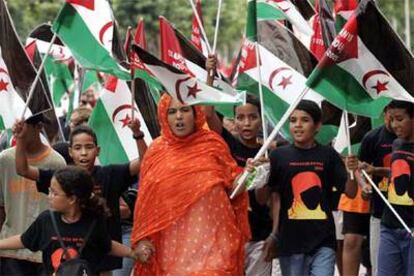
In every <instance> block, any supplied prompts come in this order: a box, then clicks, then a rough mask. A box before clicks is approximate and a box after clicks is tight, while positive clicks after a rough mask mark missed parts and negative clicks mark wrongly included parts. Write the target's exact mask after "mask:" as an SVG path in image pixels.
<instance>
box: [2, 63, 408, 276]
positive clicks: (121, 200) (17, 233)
mask: <svg viewBox="0 0 414 276" xmlns="http://www.w3.org/2000/svg"><path fill="white" fill-rule="evenodd" d="M215 63H216V62H215V59H214V58H209V59H208V62H207V68H208V69H214V68H215ZM207 83H208V84H210V85H211V84H212V79H211V77H209V78H208V80H207ZM261 112H262V111H261V106H260V103H259V101H258V100H257V99H256V98H255V97H253V96H248V97H247V100H246V103H245V104H243V105H240V106H235V107H234V119H233V120H231V119H228V118H224V119H223V118H220V116H219V115H218V114H217V113H216V112H215V110H214V108H213V107H211V106H188V105H185V104H182V103H181V102H180V101H178V100H177V99H174V98H172V97H170V96H169V95H168V94H166V93H165V94H164V95H163V96H162V97H161V99H160V101H159V103H158V120H159V125H160V127H161V135H160V136H159V137H157V138H156V139H155V140H154V141H153V142H152V143H151V144H150V145H146V144H145V142H144V140H143V138H144V134H143V132H142V131H141V130H140V122H139V121H138V120H136V119H135V120H131V121H130V122H129V125H128V126H129V127H130V129H131V131H132V135H133V138H134V139H135V140H136V146H137V148H138V151H139V155H140V156H141V158H140V159H136V160H134V161H131V162H129V163H127V164H116V165H115V164H114V165H108V166H99V165H96V160H97V157H98V155H99V141H97V138H96V135H95V133H94V131H93V130H92V129H91V128H89V127H88V126H87V120H88V116H89V115H90V112H88V109H87V108H86V109H85V108H84V107H81V108H78V109H77V110H75V111H74V113H73V114H72V117H71V120H70V123H69V125H70V134H69V139H68V142H67V143H66V142H65V143H60V144H59V146H58V147H55V149H56V150H58V151H59V153H58V152H57V151H55V150H54V149H53V148H52V147H50V146H49V145H45V144H44V143H43V142H42V140H41V137H40V134H41V131H42V126H43V124H44V123H47V122H45V119H44V117H43V116H42V115H41V114H40V115H35V116H33V117H31V118H30V119H28V120H26V121H24V122H23V121H18V122H16V123H15V125H14V127H13V134H14V136H15V138H16V145H15V147H13V148H10V149H5V150H3V151H2V152H1V153H0V206H1V208H0V224H1V232H0V238H1V240H0V275H44V274H45V275H52V274H56V275H62V274H59V273H62V271H64V269H65V264H68V263H70V261H68V260H69V259H70V260H73V259H78V260H79V259H83V260H85V261H86V262H87V263H88V267H89V268H90V270H91V273H92V275H95V274H100V275H130V274H131V273H133V274H134V275H177V276H180V275H249V276H253V275H272V269H274V268H275V267H277V268H278V270H279V269H280V271H278V272H277V273H281V275H293V276H294V275H334V271H335V264H336V265H337V269H338V271H339V273H340V274H341V275H358V272H359V267H360V263H361V261H362V260H365V261H363V264H364V266H366V267H367V270H368V272H369V273H371V275H386V276H389V275H414V238H413V234H412V232H411V233H409V232H408V231H407V229H406V228H404V226H403V225H402V224H401V221H400V220H399V219H398V218H397V217H396V216H395V214H394V213H393V212H392V210H391V209H390V208H389V207H388V206H386V205H385V204H384V201H383V199H382V198H381V197H380V195H379V194H378V193H377V192H376V191H374V189H373V188H374V187H372V186H371V184H370V182H369V180H368V179H367V178H366V177H365V176H364V173H365V172H366V173H367V174H368V175H369V176H370V177H372V180H373V181H374V183H375V185H376V186H377V187H378V188H379V189H380V190H381V192H382V193H383V195H385V196H386V197H387V200H388V201H389V203H390V205H391V206H392V207H393V209H394V210H395V211H396V212H397V213H398V215H399V217H400V218H401V219H402V220H403V222H405V223H406V225H407V226H408V228H410V229H411V231H413V228H414V181H413V176H412V175H413V173H414V104H413V103H410V102H402V101H391V102H390V104H389V105H388V106H387V107H386V108H385V110H384V125H383V126H381V127H379V128H377V129H373V130H371V131H370V132H368V133H366V135H365V137H364V138H363V140H362V143H361V147H360V150H359V152H358V154H357V155H355V156H354V155H347V156H341V155H340V154H339V153H337V152H336V151H335V150H334V149H333V148H332V147H331V146H325V145H320V144H318V142H317V141H316V139H315V136H316V134H317V133H318V131H319V130H320V127H321V124H322V123H321V122H322V116H323V114H322V111H321V108H320V107H319V106H318V105H317V104H316V103H314V102H312V101H309V100H302V101H301V102H300V103H299V104H298V106H297V107H296V108H295V109H294V111H293V112H292V113H291V114H290V117H289V122H288V124H289V131H290V135H291V138H292V142H288V141H286V140H284V139H283V138H282V137H278V138H277V139H276V140H275V141H274V142H273V144H272V145H271V149H270V150H269V155H268V157H263V158H260V159H258V160H257V161H254V160H253V158H254V157H255V155H256V154H257V152H258V151H259V149H260V148H261V146H262V141H261V140H260V137H259V136H260V129H261V126H262V121H261V120H262V119H261ZM62 156H63V157H62ZM265 164H269V165H270V167H269V170H268V181H267V183H266V185H264V186H263V187H260V188H256V189H253V190H249V191H246V190H242V191H239V192H238V193H237V194H236V196H235V197H234V198H230V194H231V193H232V192H233V190H234V188H235V186H236V185H237V183H238V180H239V177H240V175H241V173H242V172H243V170H247V171H248V172H251V173H255V172H257V171H258V170H256V168H257V167H258V166H263V165H265ZM134 187H135V188H136V190H137V193H136V194H135V193H134V192H133V191H135V190H134ZM135 195H136V196H135ZM135 197H136V200H135ZM125 237H126V238H125ZM123 238H124V239H123ZM40 252H41V253H40ZM365 253H367V254H366V255H367V256H369V257H364V256H363V255H365ZM272 260H273V263H274V265H273V266H272ZM275 260H277V261H275ZM275 263H277V265H275ZM274 273H275V272H274V271H273V274H274ZM66 275H70V274H66Z"/></svg>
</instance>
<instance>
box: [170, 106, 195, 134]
mask: <svg viewBox="0 0 414 276" xmlns="http://www.w3.org/2000/svg"><path fill="white" fill-rule="evenodd" d="M167 119H168V125H169V126H170V129H171V131H172V132H173V133H174V135H175V136H177V137H185V136H188V135H190V134H191V133H193V132H194V129H195V118H194V110H193V108H192V107H191V106H189V105H184V104H182V103H180V102H179V101H177V100H176V99H172V100H171V104H170V107H169V108H168V110H167Z"/></svg>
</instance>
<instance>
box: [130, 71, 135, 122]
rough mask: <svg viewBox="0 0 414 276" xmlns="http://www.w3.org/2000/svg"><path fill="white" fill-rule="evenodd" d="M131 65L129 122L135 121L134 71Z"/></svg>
mask: <svg viewBox="0 0 414 276" xmlns="http://www.w3.org/2000/svg"><path fill="white" fill-rule="evenodd" d="M132 67H133V66H132V65H131V120H132V121H134V119H135V69H134V68H132Z"/></svg>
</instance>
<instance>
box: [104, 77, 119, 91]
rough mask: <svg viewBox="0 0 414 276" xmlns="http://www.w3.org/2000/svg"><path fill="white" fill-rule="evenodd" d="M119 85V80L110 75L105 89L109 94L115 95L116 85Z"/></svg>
mask: <svg viewBox="0 0 414 276" xmlns="http://www.w3.org/2000/svg"><path fill="white" fill-rule="evenodd" d="M117 84H118V78H116V77H115V76H111V75H109V76H108V78H107V79H106V82H105V89H106V90H108V91H109V92H113V93H115V90H116V85H117Z"/></svg>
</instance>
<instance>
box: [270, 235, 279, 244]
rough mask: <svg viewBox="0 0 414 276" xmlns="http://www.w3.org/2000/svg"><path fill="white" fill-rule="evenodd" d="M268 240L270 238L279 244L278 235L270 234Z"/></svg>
mask: <svg viewBox="0 0 414 276" xmlns="http://www.w3.org/2000/svg"><path fill="white" fill-rule="evenodd" d="M269 238H271V239H272V240H273V241H274V242H276V243H278V242H279V235H278V234H274V233H270V234H269Z"/></svg>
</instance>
